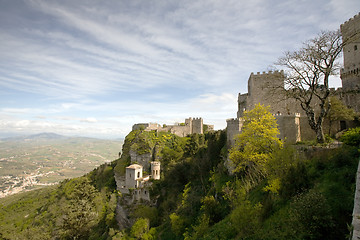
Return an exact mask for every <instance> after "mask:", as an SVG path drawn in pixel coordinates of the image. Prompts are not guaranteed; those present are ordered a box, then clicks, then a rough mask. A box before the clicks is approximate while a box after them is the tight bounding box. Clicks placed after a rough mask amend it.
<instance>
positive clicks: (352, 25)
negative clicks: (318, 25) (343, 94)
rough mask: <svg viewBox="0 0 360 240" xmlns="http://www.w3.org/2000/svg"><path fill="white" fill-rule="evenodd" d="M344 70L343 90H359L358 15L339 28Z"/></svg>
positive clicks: (342, 71)
mask: <svg viewBox="0 0 360 240" xmlns="http://www.w3.org/2000/svg"><path fill="white" fill-rule="evenodd" d="M340 30H341V35H342V38H343V42H344V43H345V45H344V48H343V56H344V68H343V69H342V70H341V80H342V87H343V89H344V90H349V89H354V88H360V13H359V14H357V15H355V16H354V17H353V18H351V19H349V20H348V21H346V22H345V23H344V24H341V26H340Z"/></svg>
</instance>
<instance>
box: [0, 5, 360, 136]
mask: <svg viewBox="0 0 360 240" xmlns="http://www.w3.org/2000/svg"><path fill="white" fill-rule="evenodd" d="M358 12H359V6H358V0H330V1H329V0H319V1H310V0H302V1H294V0H292V1H276V0H270V1H269V0H254V1H245V0H240V1H236V0H230V1H226V2H224V1H216V0H213V1H205V0H196V1H190V0H185V1H141V0H134V1H125V0H120V1H115V0H110V1H95V0H82V1H70V0H64V1H59V0H46V1H45V0H13V1H6V0H0V38H1V45H0V51H1V55H0V98H1V100H0V138H1V137H6V136H10V135H26V134H34V133H40V132H54V133H58V134H62V135H77V136H90V137H98V138H121V137H124V136H125V135H126V134H127V133H128V132H129V131H130V130H131V126H132V125H133V124H135V123H140V122H157V123H160V124H163V123H165V124H173V123H174V122H183V121H184V119H185V118H188V117H202V118H203V119H204V123H207V124H213V125H215V129H223V128H225V125H226V119H227V118H231V117H235V116H236V111H237V109H236V101H237V94H238V93H239V92H242V93H245V92H247V80H248V77H249V75H250V73H251V72H262V71H267V70H270V69H271V67H270V66H271V65H272V64H273V63H274V62H275V61H276V59H277V58H278V57H280V56H281V55H282V53H283V52H284V51H286V50H295V49H297V48H298V47H299V46H301V44H302V42H304V41H305V40H308V39H310V38H312V37H314V36H316V35H317V34H318V33H319V32H320V31H322V30H336V29H338V28H339V27H340V24H342V23H343V22H345V21H347V20H348V19H349V18H351V17H353V16H354V15H356V14H357V13H358ZM340 85H341V83H340V81H339V79H337V80H334V81H333V83H332V86H334V87H339V86H340Z"/></svg>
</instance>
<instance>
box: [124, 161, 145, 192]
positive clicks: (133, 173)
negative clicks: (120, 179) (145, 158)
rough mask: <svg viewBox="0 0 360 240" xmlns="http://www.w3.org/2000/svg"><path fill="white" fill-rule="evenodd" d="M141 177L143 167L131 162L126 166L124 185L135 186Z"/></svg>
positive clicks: (127, 186) (128, 187)
mask: <svg viewBox="0 0 360 240" xmlns="http://www.w3.org/2000/svg"><path fill="white" fill-rule="evenodd" d="M142 177H143V167H142V166H141V165H139V164H132V165H130V166H128V167H127V168H126V175H125V186H126V188H127V189H130V188H137V187H138V186H139V185H138V181H137V180H138V179H140V178H142Z"/></svg>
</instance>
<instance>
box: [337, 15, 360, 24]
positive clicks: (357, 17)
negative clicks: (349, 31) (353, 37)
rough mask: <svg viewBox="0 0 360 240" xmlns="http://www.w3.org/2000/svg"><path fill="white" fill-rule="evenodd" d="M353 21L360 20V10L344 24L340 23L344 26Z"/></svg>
mask: <svg viewBox="0 0 360 240" xmlns="http://www.w3.org/2000/svg"><path fill="white" fill-rule="evenodd" d="M352 21H360V12H359V13H358V14H356V15H355V16H354V17H352V18H350V19H349V20H347V21H345V22H344V23H343V24H341V25H340V27H343V25H346V24H348V23H350V22H352Z"/></svg>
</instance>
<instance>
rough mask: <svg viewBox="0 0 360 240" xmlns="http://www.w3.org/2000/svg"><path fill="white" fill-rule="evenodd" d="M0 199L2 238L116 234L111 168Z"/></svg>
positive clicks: (86, 237)
mask: <svg viewBox="0 0 360 240" xmlns="http://www.w3.org/2000/svg"><path fill="white" fill-rule="evenodd" d="M114 164H115V162H113V163H112V164H104V165H102V166H100V167H99V168H97V169H95V170H93V171H92V172H90V173H89V174H87V175H86V176H83V177H80V178H74V179H71V180H65V181H63V182H62V183H61V184H59V185H57V186H52V187H46V188H43V189H41V190H36V191H30V192H26V193H21V194H17V195H13V196H10V197H6V198H3V199H0V206H1V210H0V222H1V224H0V233H1V235H0V236H2V238H4V239H54V238H56V239H108V238H110V239H111V237H112V236H113V235H115V234H116V231H114V229H116V228H117V224H116V220H115V208H116V202H117V193H116V192H115V180H114V177H113V176H114V172H113V167H114Z"/></svg>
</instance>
